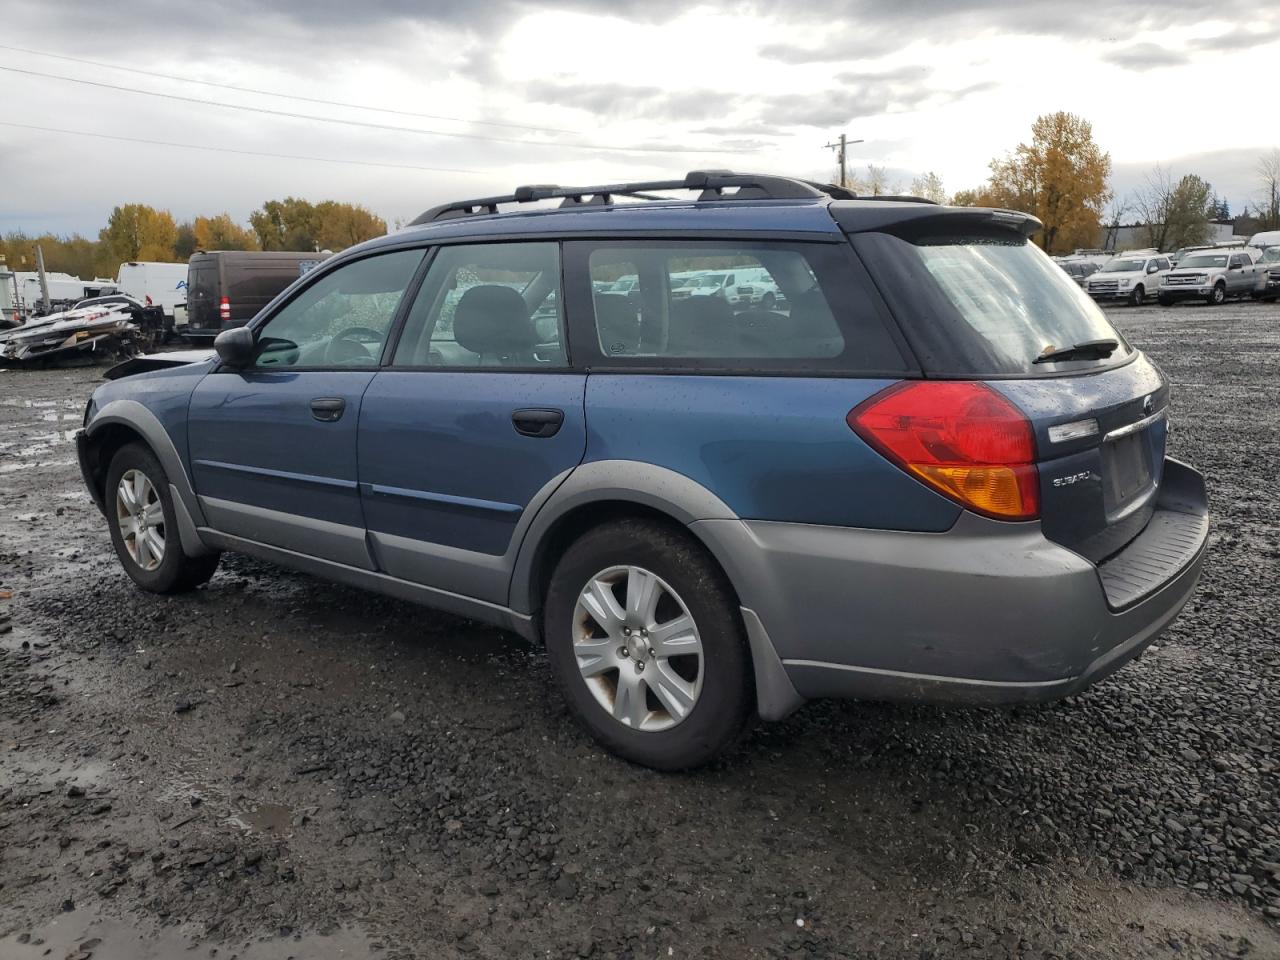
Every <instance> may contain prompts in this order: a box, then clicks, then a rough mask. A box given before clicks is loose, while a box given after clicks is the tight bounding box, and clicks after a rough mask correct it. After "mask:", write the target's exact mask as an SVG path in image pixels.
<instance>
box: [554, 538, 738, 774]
mask: <svg viewBox="0 0 1280 960" xmlns="http://www.w3.org/2000/svg"><path fill="white" fill-rule="evenodd" d="M544 628H545V635H546V643H547V653H548V655H549V657H550V660H551V668H552V672H553V673H554V674H555V676H556V680H557V681H558V683H559V685H560V688H561V691H562V692H563V694H564V697H565V699H566V701H567V702H568V704H569V706H570V708H571V709H572V710H573V712H574V714H576V716H577V718H578V719H579V721H581V723H582V724H583V726H585V727H586V728H587V730H588V731H589V732H590V733H591V735H592V736H593V737H594V738H595V739H596V740H597V741H598V742H599V743H600V744H601V745H603V746H604V747H606V748H607V749H608V750H610V751H612V752H613V753H615V754H617V755H618V756H620V757H624V758H625V759H627V760H631V761H633V762H634V763H639V764H643V765H644V766H647V767H653V768H655V769H658V770H681V769H687V768H690V767H696V766H700V765H702V764H704V763H707V762H708V761H710V760H712V759H713V758H714V757H715V756H716V755H717V754H719V753H720V752H721V751H723V750H724V749H725V748H726V747H727V746H729V745H730V744H731V743H732V742H733V741H734V740H735V739H736V738H737V737H738V736H739V735H740V734H741V733H742V731H743V729H744V727H745V725H746V722H747V720H748V718H749V716H750V714H751V710H752V707H753V700H754V698H753V693H752V687H751V677H752V672H751V658H750V655H749V653H748V651H747V646H746V642H745V639H744V637H743V632H742V625H741V621H740V619H739V615H738V610H737V604H736V603H735V602H734V600H733V595H732V593H731V591H730V589H729V586H728V583H727V582H726V581H725V579H724V575H723V573H721V571H720V569H719V568H718V567H717V566H716V565H715V563H714V562H713V561H712V560H711V558H710V557H708V556H707V554H706V552H705V551H704V550H703V549H702V547H701V546H700V545H699V544H698V543H696V542H695V541H693V540H691V539H690V538H689V537H688V536H687V535H686V534H683V533H681V532H680V531H678V530H674V529H671V528H667V527H664V526H661V525H658V524H655V523H650V522H646V521H641V520H625V521H619V522H617V523H611V524H607V525H605V526H601V527H598V528H596V529H595V530H592V531H590V532H588V533H586V534H584V535H583V536H582V537H581V538H580V539H579V540H578V541H577V542H575V543H574V544H573V545H572V546H571V547H570V548H569V549H568V550H567V551H566V552H565V554H564V556H563V557H562V558H561V560H560V562H559V564H558V565H557V566H556V570H555V573H554V575H553V577H552V581H551V587H550V589H549V590H548V592H547V602H546V609H545V621H544Z"/></svg>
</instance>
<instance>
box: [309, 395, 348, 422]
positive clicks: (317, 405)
mask: <svg viewBox="0 0 1280 960" xmlns="http://www.w3.org/2000/svg"><path fill="white" fill-rule="evenodd" d="M346 409H347V401H345V400H343V399H342V398H341V397H316V398H315V399H314V400H312V401H311V415H312V416H313V417H315V418H316V419H317V420H322V421H324V422H325V423H333V421H335V420H341V419H342V412H343V411H344V410H346Z"/></svg>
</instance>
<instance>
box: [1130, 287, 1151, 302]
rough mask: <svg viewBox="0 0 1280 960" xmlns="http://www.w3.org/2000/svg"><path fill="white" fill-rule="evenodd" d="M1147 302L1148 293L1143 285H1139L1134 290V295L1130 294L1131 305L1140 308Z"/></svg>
mask: <svg viewBox="0 0 1280 960" xmlns="http://www.w3.org/2000/svg"><path fill="white" fill-rule="evenodd" d="M1146 302H1147V291H1146V290H1145V289H1144V288H1143V286H1142V284H1138V285H1137V286H1136V287H1134V288H1133V293H1131V294H1129V303H1130V304H1131V305H1132V306H1135V307H1140V306H1142V305H1143V304H1144V303H1146Z"/></svg>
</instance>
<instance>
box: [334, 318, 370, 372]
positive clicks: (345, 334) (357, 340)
mask: <svg viewBox="0 0 1280 960" xmlns="http://www.w3.org/2000/svg"><path fill="white" fill-rule="evenodd" d="M365 344H374V345H379V346H380V345H381V344H382V334H380V333H379V332H378V331H377V330H374V329H372V328H370V327H348V328H347V329H346V330H343V331H342V332H341V333H340V334H338V335H337V336H336V337H334V338H333V339H332V340H330V341H329V344H328V346H326V347H325V348H324V359H325V362H326V363H334V364H338V363H351V364H355V365H357V366H362V365H370V364H374V363H376V362H377V360H378V358H377V355H376V352H375V351H373V350H370V349H369V348H368V347H367V346H365Z"/></svg>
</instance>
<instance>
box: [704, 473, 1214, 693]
mask: <svg viewBox="0 0 1280 960" xmlns="http://www.w3.org/2000/svg"><path fill="white" fill-rule="evenodd" d="M734 523H738V524H739V525H740V526H741V527H742V528H745V533H744V534H742V535H738V534H735V533H733V532H732V528H731V526H730V525H732V524H734ZM1208 527H1209V522H1208V505H1207V500H1206V497H1205V491H1204V479H1203V477H1202V476H1201V475H1200V474H1199V473H1198V472H1197V471H1195V470H1193V469H1192V468H1190V467H1188V466H1186V465H1185V464H1182V463H1179V462H1178V461H1175V460H1171V459H1170V460H1166V462H1165V474H1164V480H1163V482H1162V486H1161V493H1160V497H1159V499H1158V502H1157V508H1156V511H1155V514H1154V515H1153V517H1152V521H1151V523H1149V524H1148V526H1147V528H1146V530H1145V531H1144V533H1143V534H1141V535H1139V537H1138V538H1137V539H1135V540H1134V541H1133V542H1132V543H1131V544H1130V545H1129V546H1127V547H1126V548H1125V549H1124V550H1122V551H1121V552H1120V553H1119V554H1117V555H1116V556H1115V557H1112V558H1111V559H1110V560H1108V561H1106V562H1105V563H1103V564H1102V565H1101V566H1095V565H1094V564H1092V563H1090V562H1089V561H1088V560H1086V559H1084V558H1083V557H1081V556H1079V555H1078V554H1076V553H1074V552H1072V551H1071V550H1068V549H1067V548H1066V547H1063V546H1060V545H1059V544H1056V543H1053V542H1052V541H1050V540H1048V539H1046V538H1045V537H1044V535H1043V534H1042V533H1041V530H1040V524H1039V523H1038V522H1037V523H1002V522H999V521H995V520H985V519H983V518H981V517H978V516H976V515H974V514H970V513H965V514H963V515H962V516H961V519H960V520H959V521H958V522H957V523H956V525H955V526H954V527H953V528H952V529H951V530H949V531H947V532H946V533H940V534H931V533H902V532H892V531H879V530H861V529H852V528H840V527H823V526H815V525H805V524H788V523H773V522H751V521H747V522H742V521H730V520H703V521H698V522H696V523H695V524H693V528H694V530H695V531H697V532H700V533H701V534H702V535H703V538H704V540H706V541H707V542H708V543H710V544H712V548H713V550H714V551H715V552H716V554H717V556H718V557H719V558H720V560H721V562H722V563H723V564H724V565H725V568H726V570H727V572H728V573H729V576H730V579H731V580H732V581H733V583H734V585H735V587H736V588H737V590H738V593H739V597H740V599H741V601H742V604H743V606H744V607H745V608H747V609H749V610H751V611H753V612H754V614H755V615H756V616H758V618H759V621H760V624H761V626H762V628H763V630H764V631H765V632H766V633H767V635H768V638H769V640H770V642H771V644H772V647H773V649H774V651H775V652H776V653H777V656H778V658H779V660H780V661H781V664H782V667H783V669H784V670H785V672H786V676H787V678H788V679H789V680H790V683H791V684H792V686H793V687H794V690H795V692H796V693H797V694H798V696H799V697H800V698H803V699H813V698H818V697H856V698H861V699H874V700H912V701H935V702H952V703H956V702H959V703H1016V702H1026V701H1040V700H1052V699H1056V698H1058V697H1062V696H1066V695H1068V694H1071V693H1074V692H1076V691H1078V690H1080V689H1082V688H1083V687H1086V686H1088V685H1089V684H1090V683H1093V682H1094V681H1096V680H1098V679H1100V678H1102V677H1104V676H1106V675H1107V674H1109V673H1111V672H1112V671H1113V670H1115V669H1117V668H1118V667H1120V666H1122V665H1123V664H1124V663H1126V662H1127V661H1129V660H1130V659H1132V658H1133V657H1135V656H1137V655H1138V654H1139V653H1141V652H1142V650H1143V649H1145V648H1146V646H1147V645H1148V644H1150V643H1151V642H1152V641H1153V640H1155V638H1156V637H1157V636H1159V634H1160V633H1161V631H1163V630H1164V629H1165V628H1166V627H1167V626H1168V625H1169V623H1170V622H1172V620H1173V619H1174V618H1175V617H1176V616H1177V614H1178V612H1179V611H1180V610H1181V609H1182V607H1183V605H1184V604H1185V603H1186V602H1187V600H1188V599H1189V597H1190V596H1191V593H1192V591H1193V590H1194V589H1195V586H1196V583H1197V582H1198V580H1199V578H1200V568H1201V564H1202V563H1203V558H1204V551H1205V546H1206V543H1207V541H1208ZM1175 546H1176V549H1174V547H1175Z"/></svg>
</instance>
